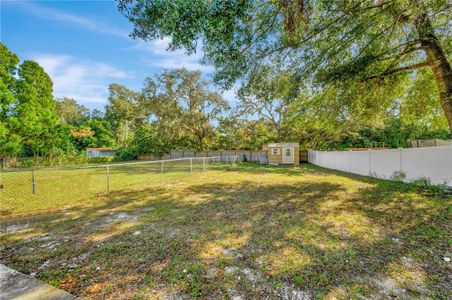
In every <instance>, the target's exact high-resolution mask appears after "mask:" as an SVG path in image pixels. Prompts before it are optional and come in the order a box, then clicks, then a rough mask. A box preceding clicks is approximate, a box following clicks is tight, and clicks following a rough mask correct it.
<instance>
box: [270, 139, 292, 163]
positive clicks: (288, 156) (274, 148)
mask: <svg viewBox="0 0 452 300" xmlns="http://www.w3.org/2000/svg"><path fill="white" fill-rule="evenodd" d="M267 156H268V163H269V164H278V165H286V164H287V165H299V164H300V145H299V144H298V143H272V144H268V146H267Z"/></svg>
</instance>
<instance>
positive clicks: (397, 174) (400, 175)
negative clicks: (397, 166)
mask: <svg viewBox="0 0 452 300" xmlns="http://www.w3.org/2000/svg"><path fill="white" fill-rule="evenodd" d="M389 179H391V180H394V181H398V182H403V181H404V180H405V179H406V173H405V172H403V171H394V173H392V175H391V177H389Z"/></svg>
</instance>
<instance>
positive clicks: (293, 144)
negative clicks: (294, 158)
mask: <svg viewBox="0 0 452 300" xmlns="http://www.w3.org/2000/svg"><path fill="white" fill-rule="evenodd" d="M268 147H269V148H275V147H300V145H299V144H298V143H270V144H268Z"/></svg>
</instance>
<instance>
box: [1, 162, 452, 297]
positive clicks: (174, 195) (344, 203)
mask: <svg viewBox="0 0 452 300" xmlns="http://www.w3.org/2000/svg"><path fill="white" fill-rule="evenodd" d="M221 173H222V174H220V172H217V174H216V176H218V178H217V179H214V178H210V180H209V178H206V179H205V180H204V182H202V183H201V182H194V183H189V184H182V183H181V184H178V185H167V186H161V187H154V188H150V189H144V190H141V191H128V192H117V193H113V194H112V195H111V198H110V199H108V200H104V201H102V202H99V203H97V204H95V206H93V207H85V208H73V209H68V210H65V211H59V212H52V213H43V214H37V215H35V216H32V217H30V216H28V217H26V216H24V217H20V218H16V219H14V220H10V221H8V222H7V223H5V225H6V226H7V227H6V230H8V228H12V229H11V230H10V231H6V235H5V236H4V237H3V241H2V244H3V245H4V247H5V251H2V258H1V261H2V263H5V264H7V265H10V266H12V267H15V268H18V269H19V270H22V271H24V272H27V273H36V275H37V276H39V278H41V279H43V280H45V281H47V282H50V283H52V284H54V285H58V286H59V287H62V288H64V289H65V290H67V291H69V292H72V293H75V294H77V295H80V296H89V297H95V298H98V297H108V298H109V297H115V296H116V297H117V296H121V297H124V298H132V297H141V296H143V297H144V296H146V297H151V296H155V297H159V296H162V295H168V294H171V293H179V294H180V295H182V296H184V297H189V296H191V297H198V296H199V297H203V298H224V297H226V296H229V297H232V296H233V295H234V294H240V295H243V296H244V297H245V298H261V297H269V298H281V297H283V296H281V295H282V294H281V291H282V290H284V288H286V289H287V287H289V288H290V289H291V292H292V295H306V296H311V297H314V296H323V297H338V298H341V297H353V296H357V295H361V296H364V297H371V296H376V297H389V296H391V295H395V296H399V297H402V298H404V297H437V298H440V297H445V298H447V296H448V291H450V288H451V286H450V283H449V281H448V280H447V278H448V269H447V265H445V264H444V263H443V262H442V261H441V258H442V256H443V255H444V254H445V253H447V251H448V250H447V249H448V243H447V240H448V238H447V237H448V236H449V237H450V235H449V234H448V233H447V229H448V227H447V226H448V225H447V224H448V223H449V222H450V205H448V203H446V202H444V201H441V200H439V199H427V198H425V197H422V196H420V195H418V194H416V193H414V191H413V190H412V189H410V188H409V186H407V185H403V184H398V183H393V182H385V181H381V180H377V179H371V178H362V177H360V176H355V175H347V174H344V173H340V172H329V171H327V170H324V169H320V170H319V169H318V168H316V167H311V166H301V167H298V168H291V169H289V170H288V169H286V168H267V167H261V166H255V165H251V166H248V165H245V166H240V167H238V168H237V167H236V168H232V169H231V171H229V172H221ZM261 174H276V175H290V177H291V178H292V179H291V181H290V182H287V183H285V182H281V178H280V176H276V177H275V176H271V177H270V178H267V179H266V180H264V179H262V177H261V176H260V175H261ZM303 174H310V175H312V176H314V178H315V180H313V179H310V180H303ZM325 174H327V175H331V176H339V177H341V178H344V179H348V180H350V181H351V182H347V183H343V184H340V183H338V181H337V180H336V181H334V182H332V181H330V180H329V178H327V179H325V178H326V177H325V176H323V175H325ZM293 175H298V177H295V176H293ZM221 176H224V177H221ZM227 178H235V179H236V180H226V179H227ZM336 179H337V178H336ZM23 224H26V227H24V228H21V227H20V225H23ZM14 226H16V227H14ZM250 270H251V271H250ZM250 272H251V273H252V275H250ZM239 276H240V279H239ZM292 284H293V285H294V287H292ZM297 293H298V294H297ZM300 297H301V296H300ZM283 298H284V297H283Z"/></svg>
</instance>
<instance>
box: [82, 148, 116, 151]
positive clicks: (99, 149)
mask: <svg viewBox="0 0 452 300" xmlns="http://www.w3.org/2000/svg"><path fill="white" fill-rule="evenodd" d="M86 150H97V151H113V149H112V148H86Z"/></svg>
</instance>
